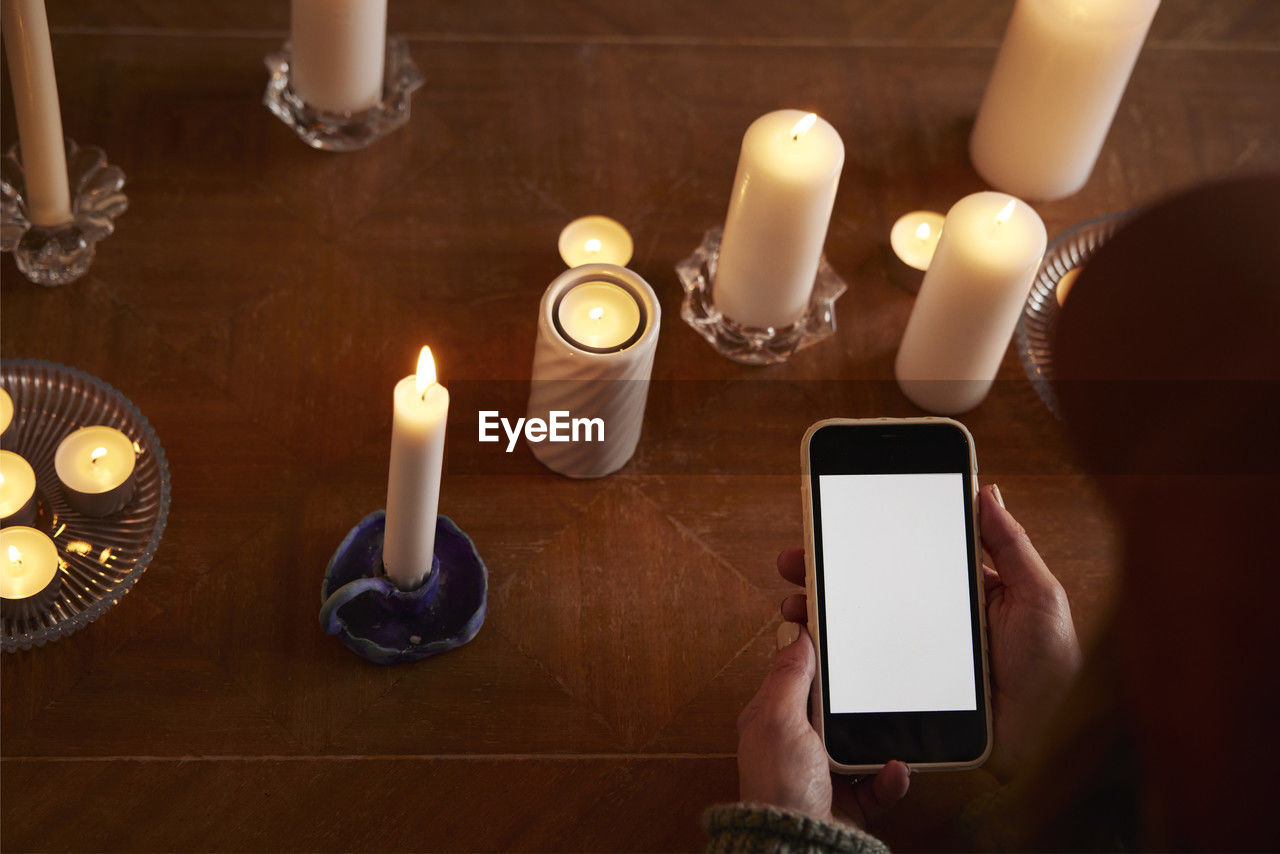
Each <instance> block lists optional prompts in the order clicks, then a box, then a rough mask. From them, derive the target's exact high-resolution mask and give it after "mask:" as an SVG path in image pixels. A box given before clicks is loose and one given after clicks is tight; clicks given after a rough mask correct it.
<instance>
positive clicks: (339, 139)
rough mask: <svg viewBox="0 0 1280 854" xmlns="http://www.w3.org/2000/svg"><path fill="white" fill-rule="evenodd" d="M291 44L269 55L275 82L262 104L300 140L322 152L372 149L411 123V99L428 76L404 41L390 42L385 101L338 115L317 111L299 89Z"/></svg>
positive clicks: (387, 57)
mask: <svg viewBox="0 0 1280 854" xmlns="http://www.w3.org/2000/svg"><path fill="white" fill-rule="evenodd" d="M289 58H290V45H289V43H288V42H285V43H284V46H283V47H281V48H280V50H278V51H276V52H275V53H272V54H269V55H268V56H267V57H266V60H265V61H266V63H267V70H268V71H269V72H271V78H270V79H269V80H268V81H267V91H266V92H265V93H264V94H263V96H262V103H263V104H265V105H266V106H267V109H269V110H271V112H273V113H275V115H276V117H277V118H279V119H280V121H282V122H284V123H285V124H287V125H288V126H289V127H291V128H293V130H294V133H296V134H297V135H298V138H299V139H301V140H302V141H303V142H305V143H306V144H307V145H309V146H311V147H312V148H318V149H320V150H321V151H355V150H357V149H360V148H364V147H366V146H369V145H372V144H373V143H375V142H377V141H378V140H380V139H382V138H383V137H384V136H386V135H387V134H389V133H391V132H392V131H393V130H395V129H396V128H398V127H400V126H401V125H403V124H405V123H406V122H408V121H409V98H410V96H412V95H413V93H414V92H416V91H417V90H418V89H420V88H421V87H422V84H423V82H424V81H423V77H422V72H420V71H419V70H418V66H416V65H414V63H413V57H411V56H410V55H409V46H408V44H406V43H405V41H404V39H401V38H394V37H392V38H388V39H387V49H386V69H385V71H384V72H383V76H382V100H381V101H379V102H378V105H377V106H375V107H372V108H371V109H368V110H365V111H363V112H359V113H332V112H328V111H326V110H321V109H318V108H316V107H312V106H310V105H309V104H307V103H306V102H304V101H303V100H302V99H301V98H299V97H298V94H297V93H296V92H295V91H294V89H293V84H292V79H291V77H290V68H289Z"/></svg>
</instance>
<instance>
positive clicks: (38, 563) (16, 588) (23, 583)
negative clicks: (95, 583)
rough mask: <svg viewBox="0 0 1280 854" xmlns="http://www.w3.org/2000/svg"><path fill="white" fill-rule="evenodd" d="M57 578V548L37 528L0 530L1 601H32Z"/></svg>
mask: <svg viewBox="0 0 1280 854" xmlns="http://www.w3.org/2000/svg"><path fill="white" fill-rule="evenodd" d="M57 576H58V548H57V546H55V545H54V544H53V540H51V539H49V537H48V536H47V535H45V534H43V533H41V532H40V531H37V530H36V529H35V528H26V527H13V528H4V529H3V530H0V597H3V598H5V599H9V600H18V599H30V598H31V597H32V596H36V595H37V594H40V593H42V592H44V591H45V590H46V589H47V588H48V587H49V585H50V584H52V583H53V582H54V581H56V580H57Z"/></svg>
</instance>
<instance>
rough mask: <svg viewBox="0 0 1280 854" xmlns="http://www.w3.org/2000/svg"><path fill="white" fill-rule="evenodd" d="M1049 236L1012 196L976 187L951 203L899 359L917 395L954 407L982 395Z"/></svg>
mask: <svg viewBox="0 0 1280 854" xmlns="http://www.w3.org/2000/svg"><path fill="white" fill-rule="evenodd" d="M1046 242H1047V235H1046V234H1045V229H1044V223H1043V222H1041V221H1040V217H1039V216H1037V215H1036V212H1035V211H1033V210H1032V209H1031V207H1030V206H1029V205H1027V204H1026V203H1025V202H1020V201H1018V200H1017V199H1015V198H1013V197H1012V196H1008V195H1005V194H1004V193H993V192H985V193H974V194H973V195H971V196H965V197H964V198H963V199H961V200H960V201H958V202H956V203H955V205H953V206H952V208H951V210H950V211H948V212H947V218H946V228H944V229H943V230H942V237H941V239H940V240H939V241H938V248H937V251H936V252H935V253H934V255H933V260H932V262H931V263H930V264H929V270H928V272H926V273H925V274H924V282H923V283H922V284H921V285H920V295H919V297H917V298H916V304H915V307H914V308H913V309H912V312H911V317H910V319H909V320H908V321H907V329H906V332H905V333H904V334H903V336H902V346H901V347H900V348H899V349H898V357H897V361H896V363H895V365H894V369H895V373H896V375H897V378H898V384H899V386H901V388H902V391H903V392H904V393H905V394H906V395H907V397H909V398H910V399H911V400H912V402H914V403H915V404H916V405H917V406H920V407H921V408H923V409H927V410H929V411H930V412H935V413H939V414H948V415H949V414H954V413H959V412H965V411H967V410H969V409H972V408H973V407H975V406H977V405H978V404H979V403H981V402H982V399H983V398H984V397H986V395H987V392H988V391H989V390H990V388H991V383H992V381H993V380H994V379H995V376H996V371H997V370H999V368H1000V360H1001V359H1002V358H1003V357H1004V352H1005V349H1006V348H1007V347H1008V345H1009V339H1010V337H1012V335H1013V329H1014V327H1015V326H1016V325H1017V323H1018V315H1019V314H1020V313H1021V311H1022V306H1023V303H1024V302H1025V301H1026V298H1027V293H1028V291H1030V289H1031V282H1032V280H1033V279H1034V277H1035V274H1036V270H1037V269H1038V268H1039V266H1040V260H1041V258H1042V257H1043V256H1044V250H1045V245H1046Z"/></svg>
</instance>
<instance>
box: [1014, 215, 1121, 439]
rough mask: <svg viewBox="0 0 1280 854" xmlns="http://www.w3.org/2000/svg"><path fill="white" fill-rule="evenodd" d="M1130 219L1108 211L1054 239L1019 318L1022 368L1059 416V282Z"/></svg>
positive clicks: (1045, 402) (1019, 353)
mask: <svg viewBox="0 0 1280 854" xmlns="http://www.w3.org/2000/svg"><path fill="white" fill-rule="evenodd" d="M1128 218H1129V213H1128V212H1122V213H1113V214H1107V215H1106V216H1100V217H1097V218H1096V219H1090V220H1086V221H1085V222H1082V223H1080V224H1078V225H1075V226H1072V227H1071V228H1069V229H1067V230H1066V231H1064V232H1063V233H1062V234H1060V235H1059V236H1058V237H1056V238H1054V240H1053V242H1052V243H1050V244H1049V248H1048V249H1047V250H1045V253H1044V261H1042V262H1041V264H1040V270H1039V272H1037V273H1036V278H1035V281H1033V282H1032V283H1031V293H1030V294H1028V295H1027V303H1026V305H1024V306H1023V307H1022V316H1021V317H1020V318H1019V319H1018V328H1017V331H1016V333H1015V340H1016V341H1017V344H1018V356H1019V357H1020V358H1021V359H1022V369H1023V370H1024V371H1026V373H1027V379H1029V380H1030V381H1031V386H1032V387H1033V388H1034V389H1035V390H1036V394H1038V395H1040V399H1041V400H1042V401H1044V405H1045V406H1047V407H1048V408H1049V411H1050V412H1052V413H1053V414H1054V416H1055V417H1059V418H1060V417H1061V413H1060V412H1059V411H1058V399H1057V397H1056V396H1055V395H1054V393H1053V377H1054V373H1053V348H1052V346H1051V344H1052V340H1053V329H1054V326H1055V325H1056V323H1057V320H1058V311H1059V310H1060V309H1061V306H1060V305H1059V304H1058V283H1059V282H1060V281H1062V278H1063V276H1065V275H1067V273H1069V272H1070V271H1071V270H1074V269H1075V268H1076V267H1081V266H1083V265H1084V263H1085V262H1086V261H1088V260H1089V259H1090V258H1092V257H1093V253H1095V252H1097V251H1098V247H1099V246H1101V245H1102V244H1104V243H1106V242H1107V241H1108V240H1109V239H1110V238H1111V235H1113V234H1115V232H1116V229H1118V228H1119V227H1120V226H1121V225H1123V224H1124V221H1125V220H1126V219H1128Z"/></svg>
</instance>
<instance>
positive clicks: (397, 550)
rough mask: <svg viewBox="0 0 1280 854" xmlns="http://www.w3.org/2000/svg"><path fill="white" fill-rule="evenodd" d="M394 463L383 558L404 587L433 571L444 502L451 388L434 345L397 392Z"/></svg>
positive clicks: (394, 398) (417, 583)
mask: <svg viewBox="0 0 1280 854" xmlns="http://www.w3.org/2000/svg"><path fill="white" fill-rule="evenodd" d="M392 410H393V417H392V421H391V469H390V472H389V474H388V475H387V521H386V532H385V534H384V537H383V545H382V564H383V567H384V568H385V569H386V571H387V578H389V579H391V581H392V582H393V583H394V584H395V585H396V586H397V587H399V588H400V589H401V590H414V589H416V588H417V587H419V586H420V585H421V584H422V582H423V580H424V579H425V578H426V577H427V574H428V573H429V572H430V571H431V561H432V558H433V557H434V555H435V546H436V512H437V510H438V508H439V504H440V470H441V468H442V467H443V465H444V434H445V427H446V424H447V421H448V417H449V390H448V389H446V388H445V387H444V386H442V385H440V383H439V382H437V381H436V363H435V359H433V358H432V356H431V348H430V347H423V348H422V350H421V352H419V353H418V369H417V371H415V372H414V373H413V374H411V375H409V376H407V377H405V378H404V379H402V380H400V382H398V383H396V387H395V392H394V393H393V394H392Z"/></svg>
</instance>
